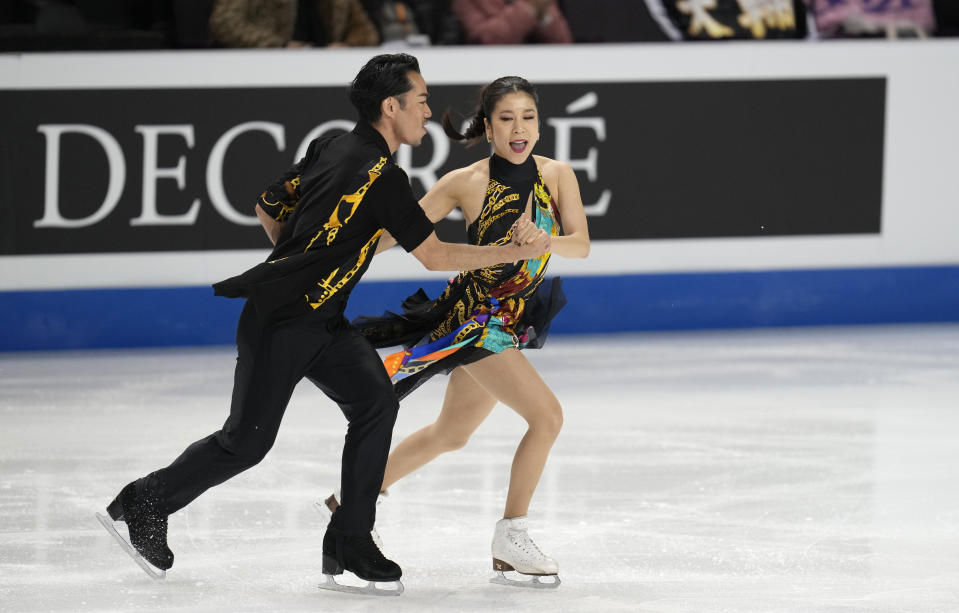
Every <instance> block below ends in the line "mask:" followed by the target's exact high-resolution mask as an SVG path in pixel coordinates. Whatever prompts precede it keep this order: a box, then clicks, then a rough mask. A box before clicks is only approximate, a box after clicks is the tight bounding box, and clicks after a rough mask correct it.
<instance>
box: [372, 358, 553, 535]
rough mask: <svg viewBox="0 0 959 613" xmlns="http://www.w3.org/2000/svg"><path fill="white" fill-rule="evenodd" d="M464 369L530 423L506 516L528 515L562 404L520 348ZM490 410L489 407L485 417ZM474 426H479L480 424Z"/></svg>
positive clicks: (518, 453)
mask: <svg viewBox="0 0 959 613" xmlns="http://www.w3.org/2000/svg"><path fill="white" fill-rule="evenodd" d="M461 369H463V370H466V371H467V372H468V373H469V374H470V375H471V376H472V378H473V379H474V380H475V381H476V382H477V383H479V384H480V385H481V386H483V387H484V388H485V389H486V391H487V393H488V394H489V395H490V397H492V398H495V399H497V400H499V401H500V402H502V403H503V404H505V405H506V406H508V407H510V408H511V409H513V410H514V411H516V412H517V413H519V415H520V416H521V417H522V418H523V419H525V420H526V423H527V424H528V425H529V427H528V428H527V430H526V435H525V436H523V439H522V440H521V441H520V444H519V447H517V448H516V454H515V455H514V456H513V466H512V469H511V470H510V479H509V492H508V493H507V495H506V510H505V513H504V514H503V517H504V518H510V517H519V516H522V515H526V513H527V511H528V509H529V503H530V500H531V499H532V497H533V492H534V491H535V490H536V484H537V483H539V478H540V475H542V474H543V468H544V467H545V466H546V459H547V457H548V456H549V450H550V448H552V446H553V443H554V442H555V441H556V437H557V436H559V431H560V428H562V425H563V410H562V407H560V404H559V401H558V400H557V399H556V396H555V394H553V392H552V390H550V389H549V386H547V385H546V382H545V381H543V379H542V377H540V376H539V373H537V372H536V369H535V368H533V365H532V364H530V363H529V360H527V359H526V356H524V355H523V354H522V353H521V352H520V351H519V350H518V349H507V350H505V351H503V352H502V353H498V354H496V355H492V356H489V357H486V358H483V359H482V360H480V361H478V362H474V363H473V364H469V365H467V366H463V367H461ZM488 413H489V410H487V411H486V413H485V414H484V415H483V417H484V418H485V416H486V414H488ZM481 421H482V420H481ZM477 425H479V424H478V423H477ZM472 427H473V429H475V427H476V426H472ZM390 459H391V460H392V456H391V457H390Z"/></svg>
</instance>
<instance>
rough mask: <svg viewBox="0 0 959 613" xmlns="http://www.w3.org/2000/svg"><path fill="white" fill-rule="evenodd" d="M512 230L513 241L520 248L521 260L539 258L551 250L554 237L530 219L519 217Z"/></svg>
mask: <svg viewBox="0 0 959 613" xmlns="http://www.w3.org/2000/svg"><path fill="white" fill-rule="evenodd" d="M512 231H513V235H512V243H513V244H514V245H515V246H516V248H517V249H518V251H519V253H520V259H521V260H529V259H532V258H537V257H539V256H541V255H543V254H544V253H548V252H549V251H550V248H551V242H552V238H551V237H550V235H549V234H548V233H547V232H546V231H545V230H541V229H540V228H538V227H536V224H534V223H533V222H532V221H530V220H529V219H526V218H525V217H521V218H519V219H517V220H516V223H514V224H513V230H512Z"/></svg>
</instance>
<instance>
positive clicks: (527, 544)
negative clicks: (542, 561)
mask: <svg viewBox="0 0 959 613" xmlns="http://www.w3.org/2000/svg"><path fill="white" fill-rule="evenodd" d="M510 540H511V541H512V542H513V544H514V545H516V546H517V547H519V548H520V549H522V550H523V552H524V553H526V554H532V553H536V554H539V556H540V557H543V558H545V557H546V555H545V554H544V553H543V552H542V551H541V550H540V548H539V547H538V546H537V545H536V543H535V542H534V541H533V539H531V538H530V536H529V533H528V532H526V531H525V530H512V531H511V534H510Z"/></svg>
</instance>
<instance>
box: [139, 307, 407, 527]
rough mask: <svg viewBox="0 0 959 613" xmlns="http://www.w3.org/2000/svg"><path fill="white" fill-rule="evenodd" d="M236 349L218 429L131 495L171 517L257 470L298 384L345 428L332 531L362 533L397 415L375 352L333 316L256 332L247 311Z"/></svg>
mask: <svg viewBox="0 0 959 613" xmlns="http://www.w3.org/2000/svg"><path fill="white" fill-rule="evenodd" d="M236 344H237V352H238V355H237V362H236V374H235V376H234V381H233V401H232V404H231V406H230V416H229V417H228V418H227V420H226V423H224V424H223V428H222V429H221V430H219V431H217V432H214V433H213V434H211V435H210V436H208V437H206V438H204V439H201V440H199V441H197V442H195V443H193V444H192V445H190V446H189V447H187V448H186V450H185V451H184V452H183V453H182V454H181V455H180V457H178V458H177V459H176V460H174V461H173V463H172V464H170V465H169V466H168V467H166V468H164V469H162V470H158V471H156V472H154V473H151V474H150V475H149V476H147V477H145V478H143V479H141V480H140V481H139V482H138V484H137V486H138V488H148V489H149V490H150V491H151V492H152V493H154V494H155V495H156V496H158V497H159V499H160V501H161V510H165V511H166V512H167V513H174V512H175V511H177V510H179V509H181V508H183V507H184V506H186V505H187V504H189V503H190V502H191V501H192V500H193V499H194V498H196V497H197V496H199V495H200V494H202V493H203V492H205V491H206V490H207V489H209V488H211V487H213V486H214V485H219V484H220V483H223V482H224V481H226V480H227V479H229V478H230V477H233V476H234V475H237V474H239V473H241V472H243V471H244V470H246V469H247V468H250V467H251V466H254V465H256V464H257V463H259V462H260V460H262V459H263V458H264V457H265V456H266V453H267V452H268V451H269V450H270V448H271V447H272V446H273V441H274V440H275V439H276V434H277V431H278V430H279V427H280V421H281V420H282V419H283V413H284V411H285V410H286V406H287V404H288V403H289V400H290V396H291V395H292V394H293V388H294V387H295V386H296V384H297V383H298V382H299V381H300V380H301V379H303V378H304V377H306V378H308V379H309V380H310V381H312V382H313V383H314V384H315V385H316V386H317V387H318V388H320V389H321V390H322V391H323V393H325V394H326V395H327V396H328V397H329V398H330V399H331V400H333V401H334V402H336V403H337V404H338V405H339V406H340V409H341V410H342V411H343V414H344V415H345V416H346V419H347V421H348V422H349V426H348V429H347V433H346V442H345V444H344V446H343V458H342V474H341V483H340V487H341V488H342V492H341V496H342V500H341V501H340V503H341V510H340V512H338V513H337V514H336V519H335V521H336V522H337V525H336V526H335V527H336V528H338V529H340V530H342V531H343V532H346V533H347V534H364V533H367V532H369V531H370V530H371V529H372V528H373V522H374V520H375V514H376V497H377V495H378V494H379V491H380V486H381V485H382V481H383V472H384V470H385V468H386V458H387V456H388V455H389V449H390V440H391V438H392V434H393V424H394V423H395V421H396V413H397V410H398V408H399V403H398V401H397V400H396V396H395V394H394V393H393V387H392V385H391V384H390V379H389V377H388V376H387V374H386V369H385V368H384V367H383V363H382V362H381V360H380V358H379V356H378V355H377V353H376V351H375V350H374V349H373V348H372V347H371V346H370V344H369V343H368V342H367V341H366V340H365V339H364V338H363V337H362V336H361V335H360V333H359V332H357V331H356V329H354V328H353V327H351V326H350V325H349V324H348V323H347V322H346V320H345V319H344V318H343V316H342V315H341V314H340V313H335V314H334V315H332V316H324V315H322V314H319V313H315V314H311V315H307V316H304V317H300V318H297V319H294V320H292V321H288V322H284V323H280V324H274V325H272V326H268V327H263V326H261V325H260V323H259V322H258V321H257V317H256V313H255V310H254V308H253V306H252V304H251V303H250V302H247V304H246V306H245V307H244V308H243V313H242V314H241V315H240V322H239V325H238V326H237V335H236ZM327 459H328V458H327ZM331 485H335V484H331ZM290 486H291V487H297V484H292V483H291V484H290Z"/></svg>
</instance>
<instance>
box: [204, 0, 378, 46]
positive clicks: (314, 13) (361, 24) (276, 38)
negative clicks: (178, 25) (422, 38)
mask: <svg viewBox="0 0 959 613" xmlns="http://www.w3.org/2000/svg"><path fill="white" fill-rule="evenodd" d="M210 33H211V35H212V37H213V41H214V42H216V43H217V44H219V45H221V46H224V47H254V48H262V47H343V46H352V47H362V46H373V45H378V44H379V42H380V37H379V34H378V33H377V31H376V27H375V26H374V25H373V22H372V21H370V18H369V16H368V15H367V14H366V11H365V10H364V9H363V5H361V4H360V2H359V0H216V2H215V3H214V5H213V11H212V13H211V14H210Z"/></svg>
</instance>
